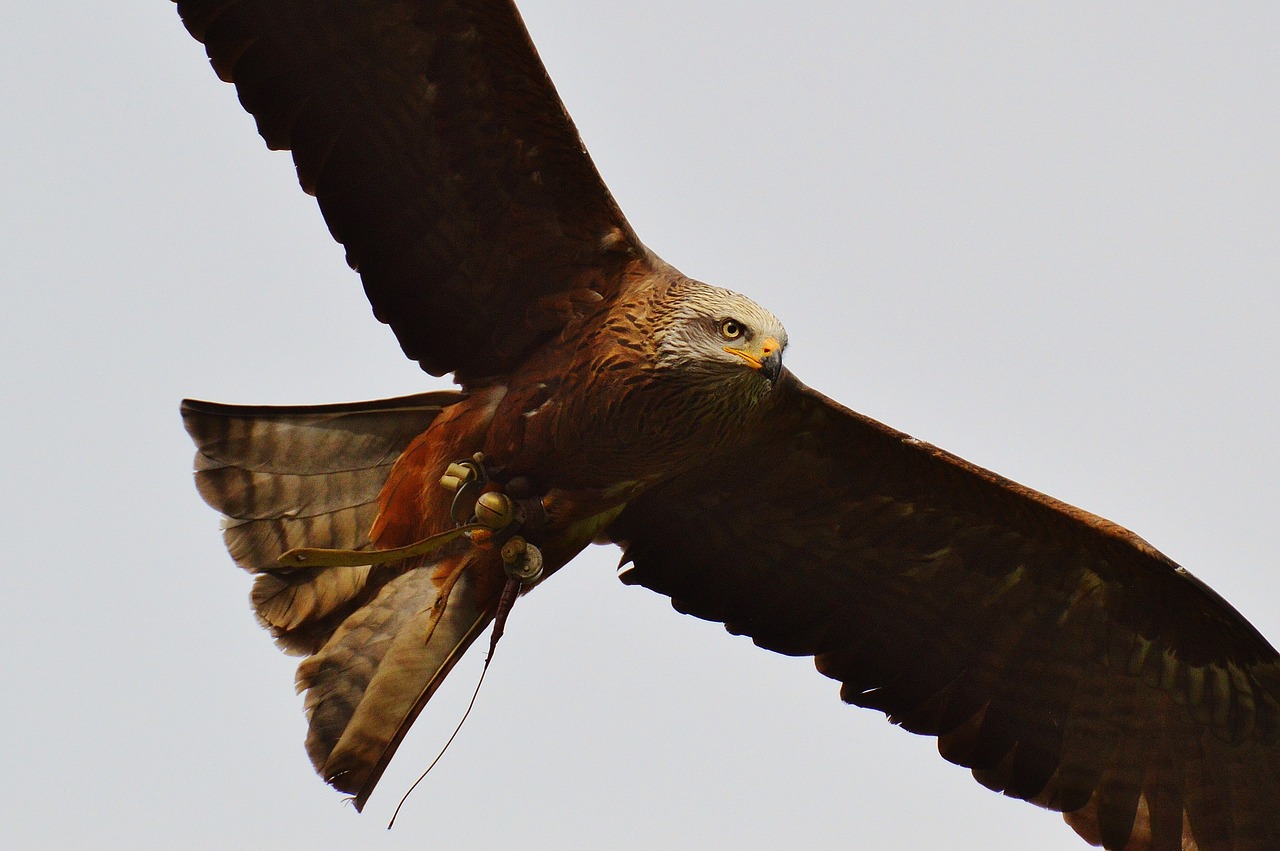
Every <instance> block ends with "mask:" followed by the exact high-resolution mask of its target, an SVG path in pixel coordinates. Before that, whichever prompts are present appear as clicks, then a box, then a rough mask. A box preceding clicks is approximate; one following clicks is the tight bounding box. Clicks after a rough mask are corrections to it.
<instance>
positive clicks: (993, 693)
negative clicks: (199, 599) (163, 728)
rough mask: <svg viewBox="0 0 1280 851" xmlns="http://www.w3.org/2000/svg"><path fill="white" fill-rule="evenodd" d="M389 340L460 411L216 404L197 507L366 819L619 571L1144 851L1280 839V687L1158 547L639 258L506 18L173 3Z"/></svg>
mask: <svg viewBox="0 0 1280 851" xmlns="http://www.w3.org/2000/svg"><path fill="white" fill-rule="evenodd" d="M177 6H178V11H179V13H180V14H181V16H182V19H183V21H184V23H185V25H186V27H187V28H188V30H189V31H190V32H191V34H192V35H194V36H195V37H196V38H197V39H198V40H199V41H201V42H203V43H204V45H205V47H206V48H207V51H208V55H209V57H210V59H211V60H212V64H213V67H214V69H215V70H216V72H217V73H218V75H219V76H220V77H221V78H222V79H223V80H225V81H227V82H231V83H234V84H235V86H236V89H237V91H238V94H239V97H240V101H241V103H242V104H243V105H244V107H245V109H247V110H248V111H249V112H250V113H251V114H252V115H253V116H254V118H255V119H256V121H257V125H258V130H259V132H260V133H261V135H262V136H263V138H264V139H265V140H266V143H267V145H268V147H270V148H273V149H288V150H290V151H292V152H293V157H294V161H295V163H296V165H297V171H298V177H299V180H300V182H301V184H302V188H303V189H304V190H305V191H306V192H308V193H310V194H311V195H314V196H315V198H316V199H317V201H318V202H319V204H320V209H321V210H322V212H323V214H324V217H325V221H326V222H327V224H328V226H329V229H330V231H331V232H332V234H333V236H334V238H335V239H336V240H338V242H340V243H341V244H342V245H343V246H344V247H345V249H346V252H347V260H348V262H349V263H350V265H351V267H352V268H353V269H355V270H356V271H357V272H358V273H359V275H360V278H361V280H362V282H363V284H364V288H365V292H366V293H367V295H368V298H369V300H370V302H371V303H372V306H373V311H374V314H375V316H376V317H377V318H378V319H380V320H381V321H382V322H385V323H387V324H389V325H390V326H391V328H392V330H393V331H394V333H395V335H396V337H397V339H398V340H399V342H400V344H401V346H402V348H403V349H404V351H405V354H406V355H408V357H410V358H411V359H413V360H416V361H417V362H418V363H419V364H420V365H421V366H422V368H423V369H424V370H426V371H427V372H429V373H431V374H433V375H444V374H448V373H452V375H453V376H454V378H455V380H456V382H457V384H458V390H456V391H446V392H434V393H426V394H420V395H416V396H407V397H403V398H396V399H386V400H381V401H375V402H363V403H354V404H346V405H327V406H315V407H304V408H296V407H295V408H289V407H278V408H276V407H234V406H226V405H218V404H213V403H207V402H196V401H186V402H184V403H183V408H182V412H183V417H184V420H185V423H186V426H187V429H188V431H189V432H190V433H191V435H192V437H193V439H194V440H195V443H196V446H197V455H196V468H197V469H196V481H197V485H198V487H199V490H200V493H201V494H202V495H203V496H204V498H205V499H206V500H207V501H208V502H209V503H210V504H212V505H213V506H214V507H215V508H217V509H218V510H220V511H221V512H222V513H223V514H224V515H225V518H226V519H225V521H224V528H225V540H226V544H227V546H228V548H229V550H230V552H231V555H232V558H233V559H234V560H235V561H236V563H237V564H239V565H240V566H242V567H243V568H245V569H247V570H249V571H250V572H251V573H253V574H255V577H256V578H255V581H254V584H253V590H252V600H253V604H254V606H255V609H256V611H257V615H258V618H259V620H260V621H261V623H262V625H263V626H265V627H266V628H267V629H269V630H270V631H271V633H272V634H273V635H274V636H275V638H276V641H277V643H278V644H279V645H280V646H281V647H282V648H283V649H285V650H286V651H288V652H290V653H294V654H298V655H301V656H304V657H305V658H304V660H303V661H302V663H301V664H300V666H299V668H298V674H297V680H298V687H299V689H300V690H301V691H303V692H305V704H306V712H307V716H308V719H309V725H310V726H309V734H308V736H307V743H306V745H307V750H308V752H309V754H310V756H311V759H312V761H313V762H314V764H315V767H316V770H317V771H318V772H319V773H320V774H321V776H322V777H323V778H324V779H325V780H326V781H328V782H329V783H331V784H332V785H333V786H335V787H336V788H337V789H339V790H341V791H343V792H347V793H350V794H352V795H354V796H355V801H356V805H357V807H360V806H363V804H364V803H365V801H366V800H367V799H368V797H369V795H370V793H371V792H372V791H373V788H374V786H375V785H376V784H377V782H378V779H379V777H380V776H381V774H382V772H383V770H384V768H385V767H386V765H387V763H388V761H389V760H390V759H391V757H392V755H393V754H394V752H395V750H396V747H397V745H398V744H399V742H400V741H401V739H402V737H403V736H404V734H405V732H406V730H407V729H408V727H409V726H410V725H411V724H412V723H413V721H414V719H415V718H416V717H417V715H418V714H419V713H420V712H421V711H422V709H423V707H424V705H425V704H426V703H427V701H428V700H429V699H430V697H431V695H432V694H433V692H434V691H435V689H436V688H437V687H438V686H439V685H440V683H441V681H442V680H443V678H444V677H445V676H446V675H447V674H448V672H449V670H450V669H451V667H452V666H453V665H454V663H455V662H456V661H457V660H458V658H459V657H460V655H461V654H462V653H463V652H464V651H466V649H467V648H468V647H469V645H471V643H472V642H473V641H475V640H476V638H477V637H478V636H480V635H481V634H482V633H483V632H484V630H485V629H486V628H487V627H488V626H489V625H490V624H491V623H495V620H496V621H497V623H496V625H495V632H496V631H497V629H498V628H499V627H500V626H501V619H502V618H503V617H504V616H505V612H506V611H507V610H508V609H509V608H510V606H511V604H512V603H513V601H514V600H515V599H516V595H517V594H519V593H523V592H527V591H528V590H530V589H531V588H533V587H534V586H535V585H536V584H537V583H538V582H540V581H543V580H545V579H546V578H547V577H549V576H551V575H552V574H553V573H555V571H556V570H557V569H559V568H560V567H561V566H563V565H564V564H566V563H567V562H569V561H570V560H571V559H573V558H574V556H575V555H576V554H577V553H578V552H579V551H581V550H582V549H583V548H584V547H586V546H587V545H588V544H589V543H591V542H593V541H596V542H612V543H615V544H617V545H619V546H620V547H621V548H622V553H623V555H622V558H623V563H624V565H625V569H624V571H623V573H622V574H621V575H622V578H623V580H624V581H625V582H627V583H634V584H639V585H643V586H645V587H648V588H651V589H653V590H654V591H657V592H659V593H661V594H665V595H668V596H669V597H671V599H672V601H673V603H674V605H675V607H676V608H677V609H678V610H680V611H682V612H686V613H689V614H692V615H695V616H698V617H701V618H706V619H710V620H714V621H720V622H723V623H724V624H725V625H726V627H727V628H728V629H729V630H730V631H731V632H734V633H738V634H743V635H747V636H750V637H751V639H752V640H753V641H754V642H755V643H756V644H758V645H759V646H761V647H764V648H767V649H769V650H773V651H776V652H779V653H785V654H792V655H797V656H812V657H814V660H815V662H816V666H817V668H818V670H819V671H820V672H822V673H823V674H825V675H826V676H828V677H831V678H833V679H835V680H837V681H839V682H840V683H841V687H840V696H841V697H842V698H843V699H844V700H845V701H847V702H849V703H853V704H857V705H859V706H864V707H869V708H873V709H878V710H880V711H882V712H884V713H885V714H886V715H887V716H888V717H889V720H891V721H892V722H893V723H894V724H897V725H899V726H901V727H903V728H905V729H907V730H910V731H912V732H915V733H919V734H924V735H929V736H935V737H937V740H938V748H939V750H940V751H941V753H942V755H943V756H944V757H945V758H946V759H947V760H950V761H951V762H954V763H958V764H960V765H963V766H966V767H968V768H970V769H972V771H973V774H974V777H975V778H976V779H977V780H978V781H979V782H980V783H982V784H983V785H985V786H987V787H989V788H991V789H993V790H996V791H999V792H1002V793H1004V794H1006V795H1010V796H1014V797H1017V798H1021V799H1024V800H1027V801H1030V802H1032V803H1035V804H1038V805H1039V806H1041V807H1046V808H1049V809H1052V810H1057V811H1060V812H1062V813H1063V814H1064V816H1065V818H1066V820H1067V822H1068V823H1070V825H1071V826H1072V827H1073V828H1074V829H1075V830H1076V831H1077V832H1078V833H1079V834H1080V835H1081V836H1082V837H1083V838H1084V839H1085V840H1086V841H1088V842H1090V843H1093V844H1095V845H1102V846H1105V847H1107V848H1113V849H1126V851H1139V850H1140V849H1154V851H1170V850H1171V849H1190V848H1198V849H1201V851H1211V850H1212V851H1219V850H1220V849H1221V850H1222V851H1225V849H1275V848H1280V807H1278V806H1277V804H1278V803H1280V667H1278V666H1277V662H1278V658H1277V654H1276V651H1275V650H1274V649H1273V648H1272V646H1271V645H1270V644H1269V643H1268V642H1267V641H1266V639H1265V638H1263V636H1262V635H1260V634H1259V633H1258V631H1257V630H1255V629H1254V628H1253V627H1252V626H1251V625H1250V624H1249V623H1248V622H1247V621H1246V620H1245V619H1244V618H1243V617H1242V616H1241V615H1240V614H1239V613H1238V612H1236V610H1235V609H1234V608H1232V606H1231V605H1230V604H1229V603H1227V602H1226V601H1225V600H1223V599H1222V598H1221V597H1219V596H1218V595H1217V594H1216V593H1214V592H1213V591H1212V590H1211V589H1210V588H1209V587H1208V586H1206V585H1205V584H1204V583H1203V582H1201V581H1199V580H1198V579H1196V578H1195V577H1194V576H1192V575H1191V574H1190V573H1188V572H1187V571H1186V570H1184V569H1183V568H1181V567H1179V566H1178V565H1177V564H1175V563H1174V562H1173V561H1171V560H1170V559H1169V558H1167V557H1165V556H1164V555H1162V554H1161V553H1160V552H1158V551H1156V550H1155V549H1153V548H1152V547H1151V546H1150V545H1149V544H1147V543H1146V542H1145V541H1143V540H1142V539H1141V538H1139V537H1138V536H1137V535H1135V534H1133V533H1132V532H1129V531H1128V530H1126V529H1124V528H1121V527H1120V526H1117V525H1116V524H1114V523H1110V522H1108V521H1106V520H1104V519H1102V518H1100V517H1097V516H1094V515H1092V514H1089V513H1088V512H1085V511H1082V510H1080V509H1077V508H1074V507H1072V506H1070V505H1066V504H1064V503H1062V502H1059V501H1057V500H1055V499H1052V498H1050V497H1048V496H1045V495H1044V494H1041V493H1038V492H1036V491H1034V490H1032V489H1030V488H1027V487H1024V486H1022V485H1019V484H1016V483H1014V482H1011V481H1009V480H1007V479H1004V478H1002V477H1000V476H998V475H996V474H994V473H991V472H989V471H987V470H984V469H981V468H979V467H977V466H975V465H972V464H969V463H967V462H965V461H964V460H962V459H960V458H957V457H956V456H954V455H951V454H948V453H947V452H944V451H943V450H941V449H939V448H937V447H934V446H931V445H929V444H927V443H924V442H922V441H919V440H915V439H913V438H911V437H909V436H907V435H905V434H902V433H900V432H897V431H895V430H893V429H891V428H888V427H887V426H884V425H881V424H880V423H877V422H875V421H873V420H870V419H868V418H866V417H864V416H861V415H859V414H857V413H855V412H854V411H851V410H849V409H847V408H844V407H842V406H840V405H839V404H837V403H835V402H833V401H831V400H830V399H827V398H826V397H824V396H823V395H821V394H820V393H818V392H816V391H814V390H812V389H810V388H808V387H806V386H805V385H804V384H802V383H801V382H800V381H799V380H798V379H797V378H796V377H795V376H793V375H792V374H791V373H790V372H788V371H787V370H786V369H785V368H783V366H782V356H783V352H784V350H785V348H786V345H787V335H786V332H785V330H784V329H783V327H782V325H781V324H780V323H779V321H778V320H777V319H776V318H775V317H774V316H773V314H771V313H770V312H769V311H768V310H766V309H765V308H763V307H761V306H760V305H758V304H756V303H754V302H753V301H751V300H749V299H747V298H745V297H743V296H741V295H738V294H735V293H733V292H730V291H728V290H724V289H720V288H717V287H714V286H710V285H708V284H705V283H701V282H699V281H696V280H692V279H689V278H687V277H685V276H684V275H682V274H680V273H679V272H678V271H677V270H676V269H674V268H673V267H672V266H670V265H668V264H667V263H665V262H663V261H662V260H661V259H659V258H658V257H657V256H656V255H655V254H654V253H653V252H651V251H650V250H648V249H647V248H646V247H645V246H644V245H643V243H641V241H640V240H639V239H638V238H637V236H636V234H635V233H634V232H633V231H632V229H631V227H630V226H629V225H628V223H627V221H626V219H625V218H624V217H623V215H622V213H621V211H620V210H619V208H618V206H617V204H616V203H615V202H614V200H613V198H612V197H611V196H610V194H609V192H608V190H607V189H606V188H605V186H604V184H603V182H602V180H601V178H600V176H599V175H598V174H597V172H596V170H595V168H594V166H593V165H592V163H591V160H590V158H589V157H588V155H587V153H586V151H585V150H584V149H583V146H582V143H581V141H580V140H579V138H578V134H577V132H576V130H575V129H574V126H573V124H572V122H571V120H570V118H569V116H568V115H567V114H566V112H565V109H564V107H563V105H562V104H561V102H560V100H559V98H558V96H557V95H556V92H555V89H554V88H553V86H552V84H551V81H550V80H549V79H548V77H547V74H546V72H545V70H544V69H543V67H542V64H541V62H540V61H539V59H538V57H537V53H536V51H535V49H534V47H533V45H532V44H531V43H530V40H529V37H528V35H527V33H526V31H525V28H524V26H523V24H522V22H521V20H520V16H519V14H518V12H517V10H516V9H515V7H514V5H513V4H512V2H511V0H177Z"/></svg>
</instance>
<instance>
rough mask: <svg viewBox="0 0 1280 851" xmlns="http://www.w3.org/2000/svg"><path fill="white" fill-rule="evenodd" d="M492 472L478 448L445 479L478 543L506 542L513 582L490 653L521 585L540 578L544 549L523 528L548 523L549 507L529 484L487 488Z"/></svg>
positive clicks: (501, 603) (457, 515) (502, 600)
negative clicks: (535, 543)
mask: <svg viewBox="0 0 1280 851" xmlns="http://www.w3.org/2000/svg"><path fill="white" fill-rule="evenodd" d="M488 482H489V474H488V471H487V470H486V469H485V464H484V455H483V454H482V453H479V452H477V453H476V454H475V455H473V456H471V458H470V459H467V460H464V461H456V462H454V463H452V464H450V465H449V466H448V468H447V469H446V470H445V474H444V475H443V476H441V478H440V484H441V486H442V487H444V488H445V489H446V490H451V491H453V493H454V497H453V506H452V509H451V513H452V516H453V519H454V521H455V522H457V523H460V524H461V523H464V522H466V521H467V520H470V522H471V524H472V525H473V526H478V527H479V528H472V530H471V531H470V532H468V533H467V535H468V537H469V538H470V539H471V542H472V543H473V544H475V545H476V546H482V547H490V546H493V545H494V544H499V543H500V544H501V546H502V549H501V550H500V553H501V555H502V566H503V569H504V571H505V572H506V574H507V582H506V584H505V585H504V586H503V588H502V594H501V595H500V596H499V597H498V608H497V610H496V611H495V612H494V616H493V635H492V636H491V637H490V639H489V655H488V657H487V658H486V659H485V664H486V665H488V660H489V659H492V658H493V651H494V649H495V648H496V647H497V646H498V639H500V638H502V633H503V630H504V629H505V627H506V623H507V615H509V614H510V613H511V608H512V607H513V606H514V605H515V602H516V599H517V598H519V596H520V589H521V588H523V587H524V586H526V585H531V584H533V583H534V582H537V581H538V579H539V577H541V576H542V551H541V550H539V549H538V548H537V547H536V546H534V545H533V544H531V543H529V542H528V541H526V540H525V538H524V536H522V535H520V534H519V533H520V531H522V530H523V529H524V527H525V526H526V525H528V526H531V527H534V528H536V527H538V526H541V525H542V524H544V523H545V522H546V510H545V509H544V508H543V505H542V500H541V499H539V498H538V497H537V496H535V495H533V494H532V489H531V488H529V487H527V486H526V485H525V483H521V482H513V483H511V484H512V485H514V486H513V487H511V488H510V489H511V490H512V491H513V492H514V493H515V495H516V497H517V498H516V499H512V498H511V497H510V496H508V495H507V494H506V493H503V492H502V491H499V490H485V487H486V485H487V483H488Z"/></svg>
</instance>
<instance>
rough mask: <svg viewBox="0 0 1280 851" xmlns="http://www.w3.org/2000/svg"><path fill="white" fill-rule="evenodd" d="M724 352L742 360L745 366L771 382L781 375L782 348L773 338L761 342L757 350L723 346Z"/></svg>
mask: <svg viewBox="0 0 1280 851" xmlns="http://www.w3.org/2000/svg"><path fill="white" fill-rule="evenodd" d="M724 350H725V351H726V352H729V353H730V354H734V355H737V356H738V357H740V358H742V359H743V360H744V361H746V362H747V366H749V367H751V368H752V369H754V370H758V371H759V372H760V374H761V375H763V376H764V377H765V378H767V379H769V380H770V381H771V382H776V381H777V380H778V377H779V376H781V375H782V346H781V344H779V343H778V340H777V338H775V337H768V338H766V339H764V340H762V341H761V343H760V346H759V348H755V347H753V348H752V349H735V348H731V347H730V346H725V347H724Z"/></svg>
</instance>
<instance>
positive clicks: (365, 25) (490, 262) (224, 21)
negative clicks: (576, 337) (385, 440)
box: [177, 0, 652, 382]
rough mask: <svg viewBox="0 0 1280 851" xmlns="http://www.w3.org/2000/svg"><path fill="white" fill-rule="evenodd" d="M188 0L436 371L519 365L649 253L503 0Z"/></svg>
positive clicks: (402, 330) (214, 56)
mask: <svg viewBox="0 0 1280 851" xmlns="http://www.w3.org/2000/svg"><path fill="white" fill-rule="evenodd" d="M177 2H178V11H179V13H180V14H181V15H182V20H183V22H184V23H185V24H186V26H187V29H188V30H190V32H191V34H192V35H194V36H195V37H196V38H197V39H199V40H200V41H201V42H203V43H204V44H205V46H206V48H207V50H208V53H209V57H210V59H211V60H212V62H213V66H214V69H215V70H216V71H217V72H218V76H219V77H221V78H222V79H223V80H225V81H227V82H234V83H235V85H236V89H237V91H238V92H239V94H240V101H241V103H242V104H243V105H244V107H245V109H247V110H248V111H249V112H250V113H252V114H253V116H254V118H255V119H257V122H258V130H259V132H260V133H261V134H262V137H263V138H264V139H265V140H266V142H267V145H268V147H270V148H273V149H288V150H292V151H293V157H294V161H295V163H296V164H297V167H298V177H299V180H300V182H301V183H302V187H303V189H305V190H306V191H307V192H308V193H310V194H312V195H314V196H315V197H316V199H317V200H318V201H319V202H320V209H321V210H322V211H323V213H324V217H325V221H326V222H328V225H329V229H330V231H331V232H332V233H333V236H334V238H335V239H337V240H338V241H339V242H340V243H342V244H343V245H344V246H345V247H346V249H347V260H348V262H349V263H350V264H351V266H352V268H354V269H356V270H357V271H359V272H360V276H361V279H362V280H363V281H364V287H365V292H366V294H367V295H368V297H369V301H370V302H371V303H372V305H373V310H374V313H375V315H376V316H377V317H378V318H379V319H380V320H382V321H383V322H386V323H388V324H390V325H391V327H392V330H394V331H395V334H396V337H397V338H398V339H399V340H400V345H401V346H402V347H403V348H404V351H405V354H407V355H408V356H409V357H410V358H412V359H414V360H416V361H418V362H419V363H420V364H421V365H422V368H423V369H425V370H427V371H428V372H431V373H433V374H436V375H442V374H444V373H446V372H449V371H456V373H457V374H458V378H459V380H460V381H464V382H465V381H466V380H468V379H475V378H480V377H483V376H486V375H493V374H500V373H505V372H508V371H510V369H511V368H512V367H513V366H514V365H515V364H517V363H519V362H520V361H521V360H522V359H523V358H524V357H525V356H526V355H527V354H528V352H529V351H530V350H531V349H533V348H534V347H536V346H537V345H538V344H539V343H540V342H541V341H543V340H545V339H547V338H548V337H549V336H551V335H553V334H554V333H555V332H556V331H557V330H559V329H560V328H561V327H563V325H564V323H565V322H566V321H568V320H569V319H571V318H572V317H574V316H575V315H577V314H578V313H579V312H581V310H582V308H583V306H584V305H590V304H591V303H593V302H597V301H599V300H600V299H601V298H602V297H603V298H608V297H610V296H612V295H613V294H614V292H616V290H617V288H618V287H619V286H621V276H622V273H623V271H624V269H625V268H626V267H627V266H628V265H633V264H637V263H638V264H641V265H644V264H647V263H649V262H650V261H651V259H652V258H650V257H649V255H648V253H647V252H646V251H645V249H644V248H643V246H641V244H640V242H639V241H638V240H637V239H636V237H635V234H634V233H633V232H632V231H631V228H630V226H629V225H628V224H627V222H626V220H625V219H624V218H623V215H622V213H621V211H620V210H619V209H618V206H617V204H616V203H615V202H614V200H613V198H612V197H611V196H610V194H609V192H608V190H607V189H606V188H605V186H604V184H603V182H602V181H601V179H600V176H599V174H598V173H597V172H596V170H595V167H594V166H593V165H592V163H591V160H590V157H589V156H588V155H587V152H586V150H585V149H584V148H583V146H582V142H581V140H580V139H579V138H578V134H577V131H576V130H575V129H574V126H573V123H572V121H571V120H570V119H569V116H568V114H567V113H566V112H565V109H564V106H563V105H562V104H561V102H560V99H559V97H558V96H557V95H556V92H555V88H554V87H553V86H552V84H551V80H550V79H549V78H548V77H547V74H546V71H545V70H544V69H543V67H542V63H541V61H540V60H539V59H538V55H537V53H536V51H535V50H534V47H533V44H532V43H531V42H530V40H529V36H528V33H527V32H526V31H525V28H524V24H523V23H522V21H521V19H520V16H519V14H518V13H517V11H516V9H515V7H514V5H513V4H512V3H511V2H508V0H485V2H475V3H467V4H460V3H456V2H425V0H308V2H303V0H177Z"/></svg>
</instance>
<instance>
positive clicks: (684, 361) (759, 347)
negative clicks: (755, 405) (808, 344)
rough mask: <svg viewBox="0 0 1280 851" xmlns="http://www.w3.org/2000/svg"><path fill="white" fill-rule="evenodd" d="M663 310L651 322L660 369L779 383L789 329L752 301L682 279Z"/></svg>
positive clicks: (673, 289) (668, 295) (728, 291)
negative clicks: (749, 376)
mask: <svg viewBox="0 0 1280 851" xmlns="http://www.w3.org/2000/svg"><path fill="white" fill-rule="evenodd" d="M663 308H664V309H660V311H659V313H658V315H657V317H656V321H655V323H654V338H655V343H656V345H657V352H658V365H659V366H660V367H664V368H673V369H679V370H681V371H684V372H698V373H704V374H705V373H714V374H716V375H728V376H741V375H744V374H746V375H756V376H761V377H763V378H765V379H767V380H768V381H769V382H774V381H777V380H778V376H779V375H780V374H781V371H782V350H783V349H785V348H786V346H787V331H786V329H785V328H783V327H782V323H781V322H779V321H778V317H776V316H774V315H773V314H772V313H770V312H769V311H768V310H766V309H764V308H763V307H761V306H760V305H758V304H756V303H755V302H754V301H752V300H751V299H749V298H747V297H746V296H744V295H739V294H738V293H735V292H732V291H730V290H725V289H721V288H719V287H713V286H711V285H709V284H704V283H701V282H700V281H692V280H685V281H681V282H680V283H678V284H676V285H674V286H673V287H672V288H671V289H670V290H669V291H668V292H667V297H666V298H665V299H664V305H663ZM744 370H745V371H746V372H745V373H744V372H743V371H744Z"/></svg>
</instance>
